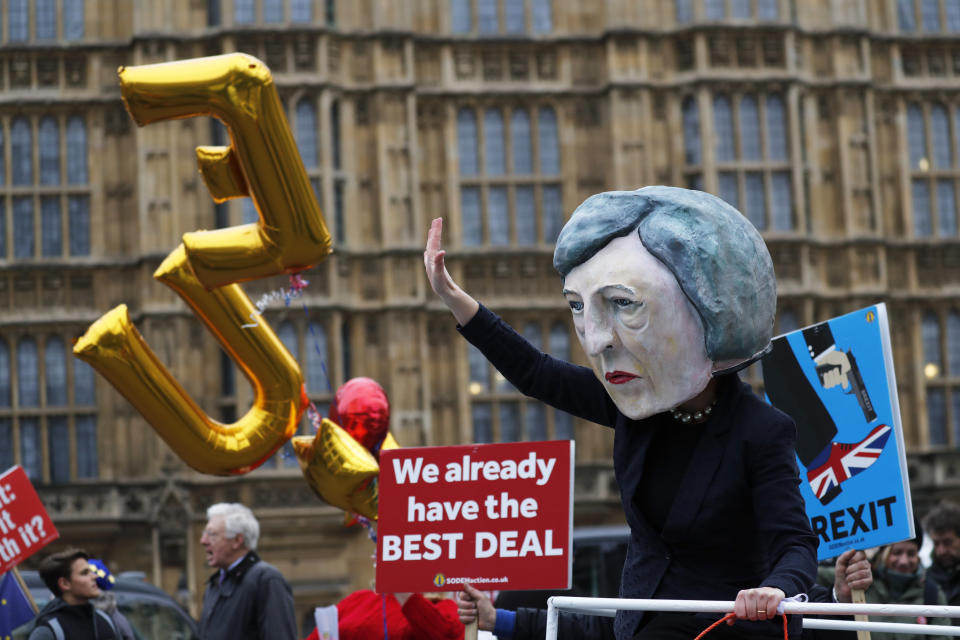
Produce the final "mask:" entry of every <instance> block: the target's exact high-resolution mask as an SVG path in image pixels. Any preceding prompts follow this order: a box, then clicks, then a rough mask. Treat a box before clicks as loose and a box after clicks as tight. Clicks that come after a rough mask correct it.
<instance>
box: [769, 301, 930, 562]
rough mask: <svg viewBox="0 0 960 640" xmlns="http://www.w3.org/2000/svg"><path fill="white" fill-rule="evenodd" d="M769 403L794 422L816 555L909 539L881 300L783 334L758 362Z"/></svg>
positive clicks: (907, 496)
mask: <svg viewBox="0 0 960 640" xmlns="http://www.w3.org/2000/svg"><path fill="white" fill-rule="evenodd" d="M762 366H763V377H764V386H765V391H766V394H767V399H768V401H770V402H771V404H773V405H774V406H776V407H777V408H779V409H781V410H782V411H784V412H786V413H787V414H789V415H790V416H791V417H792V418H793V419H794V421H795V422H796V423H797V447H796V450H797V464H798V466H799V470H800V489H801V492H802V493H803V497H804V500H805V501H806V507H807V515H808V516H809V518H810V524H811V526H812V528H813V531H814V533H815V534H816V535H817V537H818V538H819V542H820V546H819V549H818V557H819V558H820V559H821V560H822V559H826V558H832V557H835V556H837V555H839V554H840V553H842V552H844V551H846V550H847V549H866V548H869V547H876V546H880V545H883V544H889V543H892V542H897V541H900V540H906V539H909V538H912V537H913V536H914V523H913V515H912V514H913V506H912V503H911V498H910V486H909V479H908V475H907V465H906V452H905V449H904V443H903V430H902V428H901V423H900V408H899V403H898V401H897V392H896V377H895V375H894V371H893V357H892V353H891V350H890V331H889V325H888V323H887V313H886V307H885V306H884V305H883V304H879V305H875V306H872V307H868V308H866V309H861V310H859V311H855V312H853V313H849V314H847V315H844V316H840V317H838V318H834V319H832V320H828V321H827V322H823V323H819V324H816V325H812V326H810V327H806V328H804V329H799V330H797V331H793V332H791V333H788V334H785V335H783V336H780V337H778V338H775V339H774V341H773V349H772V351H771V352H770V353H769V354H768V355H766V356H765V357H764V358H763V360H762Z"/></svg>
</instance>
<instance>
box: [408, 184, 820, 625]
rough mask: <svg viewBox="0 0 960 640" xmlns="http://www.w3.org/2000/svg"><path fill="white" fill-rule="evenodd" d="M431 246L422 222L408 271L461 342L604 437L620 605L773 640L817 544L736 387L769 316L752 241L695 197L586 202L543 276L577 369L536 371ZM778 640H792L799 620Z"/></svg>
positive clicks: (789, 427) (777, 454) (763, 273)
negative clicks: (725, 607) (556, 297)
mask: <svg viewBox="0 0 960 640" xmlns="http://www.w3.org/2000/svg"><path fill="white" fill-rule="evenodd" d="M441 232H442V220H441V219H439V218H438V219H436V220H434V221H433V224H432V225H431V227H430V232H429V235H428V239H427V247H426V251H425V252H424V266H425V268H426V272H427V277H428V279H429V281H430V285H431V287H432V288H433V290H434V292H436V294H437V295H438V296H439V297H440V298H441V299H442V300H443V301H444V303H445V304H446V305H447V307H448V308H449V309H450V311H451V312H452V313H453V315H454V317H455V318H456V320H457V322H458V330H459V331H460V332H461V334H462V335H463V336H464V337H465V338H466V339H467V340H469V341H470V342H471V343H472V344H473V345H474V346H476V347H477V348H478V349H480V351H481V352H482V353H483V354H484V356H485V357H486V358H487V359H488V360H489V361H490V362H491V364H493V365H494V366H495V367H496V368H497V369H498V370H499V371H500V373H501V374H503V375H504V377H505V378H506V379H507V380H509V381H510V382H511V383H512V384H513V385H514V386H515V387H516V388H517V389H518V390H520V391H521V392H522V393H524V394H526V395H528V396H530V397H532V398H536V399H538V400H541V401H543V402H545V403H547V404H549V405H551V406H553V407H555V408H556V409H559V410H562V411H566V412H568V413H570V414H573V415H575V416H577V417H580V418H583V419H585V420H589V421H591V422H595V423H597V424H600V425H604V426H607V427H611V428H613V429H614V430H615V438H614V454H613V457H614V469H615V471H616V475H617V481H618V484H619V486H620V494H621V501H622V503H623V508H624V511H625V515H626V519H627V522H628V524H629V525H630V528H631V540H630V544H629V546H628V551H627V558H626V561H625V563H624V567H623V574H622V579H621V585H620V596H621V597H623V598H666V599H694V600H735V601H736V609H735V612H736V615H737V618H738V620H737V621H736V622H733V621H731V626H730V627H728V628H725V629H724V628H722V630H717V631H714V632H713V633H716V634H718V635H721V636H723V635H731V636H733V637H743V636H744V635H746V636H764V635H771V636H773V635H779V636H780V637H782V635H783V629H782V623H780V622H779V620H777V621H773V618H775V617H776V615H777V613H776V610H777V606H778V605H779V603H780V601H781V600H782V599H783V598H784V597H786V596H793V595H796V594H798V593H803V592H805V591H807V589H808V588H809V587H810V585H811V584H812V583H813V580H814V575H815V573H816V546H817V540H816V538H815V536H813V534H812V533H811V531H810V525H809V522H808V520H807V517H806V515H805V512H804V505H803V500H802V498H801V495H800V491H799V488H798V482H799V481H798V472H797V467H796V462H795V455H794V441H795V436H796V433H795V431H796V430H795V427H794V424H793V421H792V420H791V419H790V418H789V417H788V416H786V415H785V414H783V413H781V412H780V411H778V410H777V409H775V408H773V407H771V406H770V405H768V404H766V403H765V402H763V401H762V400H761V399H760V398H758V397H757V396H756V395H754V394H753V392H752V391H751V390H750V388H749V386H748V385H746V384H744V383H743V382H741V381H740V380H739V378H738V377H737V375H736V373H735V372H736V371H737V370H739V369H741V368H743V367H745V366H747V365H749V364H750V363H751V362H753V361H755V360H756V359H758V358H759V357H761V356H762V355H763V353H764V352H765V351H766V350H767V349H768V348H769V344H770V338H771V335H772V330H773V320H774V314H775V311H776V281H775V278H774V275H773V264H772V261H771V259H770V254H769V252H768V251H767V248H766V245H765V244H764V242H763V239H762V238H761V237H760V235H759V233H757V231H756V229H754V227H753V226H752V225H751V224H750V222H749V221H748V220H747V219H746V218H744V217H743V216H742V215H741V214H740V212H738V211H737V210H736V209H735V208H733V207H731V206H730V205H729V204H727V203H726V202H724V201H723V200H721V199H719V198H717V197H715V196H712V195H710V194H707V193H703V192H699V191H690V190H687V189H679V188H674V187H662V186H657V187H645V188H643V189H638V190H636V191H611V192H607V193H600V194H597V195H594V196H591V197H590V198H587V200H585V201H584V202H583V204H581V205H580V206H579V207H578V208H577V209H576V210H575V211H574V212H573V214H572V215H571V217H570V220H569V221H568V222H567V223H566V225H564V227H563V230H562V231H561V232H560V236H559V238H558V239H557V244H556V248H555V251H554V258H553V263H554V267H555V268H556V269H557V271H558V272H559V273H560V276H561V277H562V278H563V288H562V291H563V295H564V297H565V298H566V300H567V302H568V304H569V306H570V310H571V312H572V315H573V324H574V327H575V329H576V333H577V337H578V339H579V341H580V344H581V346H582V347H583V350H584V353H585V354H586V357H587V359H588V360H589V362H590V365H591V367H590V368H587V367H582V366H578V365H574V364H571V363H569V362H566V361H563V360H559V359H556V358H553V357H551V356H549V355H547V354H544V353H541V352H540V351H539V350H538V349H537V348H535V347H534V346H532V345H531V344H529V343H528V342H527V341H526V340H525V339H524V338H523V337H522V336H521V335H519V334H518V333H517V332H516V331H514V330H513V329H512V328H511V327H510V326H509V325H507V324H506V323H505V322H503V321H502V320H501V319H500V318H499V317H497V316H496V315H495V314H494V313H493V312H491V311H490V310H489V309H487V308H486V307H484V306H483V305H481V304H480V303H479V302H477V301H476V300H475V299H474V298H472V297H471V296H470V295H469V294H467V293H466V292H465V291H464V290H463V289H461V288H460V287H459V286H458V285H457V284H456V282H454V281H453V279H452V278H451V277H450V274H449V272H448V271H447V270H446V267H445V265H444V254H445V252H444V251H443V249H442V248H441ZM715 618H716V615H715V614H702V615H699V614H675V613H656V612H650V613H646V614H644V613H643V612H638V611H620V612H618V613H617V618H616V622H615V630H616V636H617V638H618V639H620V640H623V639H626V638H634V637H642V638H674V637H675V638H691V637H694V636H696V635H697V633H698V632H699V631H701V630H702V629H703V628H704V627H705V626H707V624H709V623H710V622H711V621H712V620H713V619H715ZM789 626H790V632H791V635H797V634H799V632H800V621H799V620H791V622H790V625H789ZM691 632H692V635H691Z"/></svg>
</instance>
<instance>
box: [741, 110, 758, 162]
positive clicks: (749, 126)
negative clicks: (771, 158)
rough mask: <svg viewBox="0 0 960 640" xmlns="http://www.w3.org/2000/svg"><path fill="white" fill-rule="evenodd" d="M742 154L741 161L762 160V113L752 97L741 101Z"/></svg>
mask: <svg viewBox="0 0 960 640" xmlns="http://www.w3.org/2000/svg"><path fill="white" fill-rule="evenodd" d="M740 153H741V160H761V159H762V157H763V156H762V152H761V150H760V111H759V109H758V108H757V99H756V98H755V97H753V96H751V95H746V96H743V97H742V98H741V99H740Z"/></svg>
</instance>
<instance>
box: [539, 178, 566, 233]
mask: <svg viewBox="0 0 960 640" xmlns="http://www.w3.org/2000/svg"><path fill="white" fill-rule="evenodd" d="M541 196H542V197H543V235H544V238H543V239H544V241H545V242H547V243H549V244H553V243H554V242H556V241H557V236H559V235H560V229H562V228H563V196H562V195H561V193H560V187H559V186H558V185H546V186H544V187H543V190H542V191H541Z"/></svg>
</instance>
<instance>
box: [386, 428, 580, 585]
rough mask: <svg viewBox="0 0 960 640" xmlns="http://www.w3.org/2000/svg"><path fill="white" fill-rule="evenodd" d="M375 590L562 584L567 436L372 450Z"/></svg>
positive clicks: (568, 488)
mask: <svg viewBox="0 0 960 640" xmlns="http://www.w3.org/2000/svg"><path fill="white" fill-rule="evenodd" d="M378 491H379V513H378V517H377V590H378V591H381V592H389V591H437V590H446V591H455V590H458V589H460V588H461V587H460V585H461V584H463V583H465V582H469V583H470V584H472V585H474V586H476V587H477V588H479V589H484V590H493V589H500V590H502V589H568V588H570V564H571V555H570V547H571V545H570V539H571V538H570V531H571V528H572V524H573V442H572V441H570V440H552V441H549V442H515V443H505V444H486V445H467V446H456V447H421V448H403V449H390V450H387V451H382V452H381V453H380V479H379V485H378Z"/></svg>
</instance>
